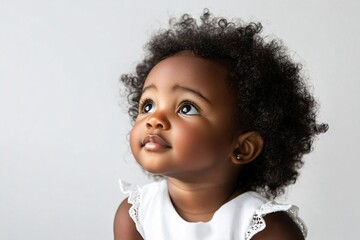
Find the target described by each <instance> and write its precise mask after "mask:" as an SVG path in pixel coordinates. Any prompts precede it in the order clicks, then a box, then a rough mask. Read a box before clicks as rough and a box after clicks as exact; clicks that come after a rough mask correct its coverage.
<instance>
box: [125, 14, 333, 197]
mask: <svg viewBox="0 0 360 240" xmlns="http://www.w3.org/2000/svg"><path fill="white" fill-rule="evenodd" d="M200 19H201V23H200V24H198V23H197V22H196V20H195V19H194V18H192V17H191V16H190V15H189V14H184V15H182V17H181V18H180V19H178V20H177V19H175V18H172V19H170V21H169V25H170V26H169V29H165V30H160V31H159V32H157V33H156V34H155V35H153V36H152V37H151V39H150V41H149V42H148V43H147V45H146V49H147V55H146V57H145V58H144V59H143V61H142V62H140V63H139V64H138V65H137V67H136V73H134V74H123V75H122V76H121V81H122V82H123V83H124V84H125V86H126V88H127V91H128V101H129V103H130V108H129V115H130V117H131V118H132V120H133V121H135V120H136V118H137V115H138V106H139V99H140V97H141V93H142V88H143V85H144V82H145V80H146V77H147V76H148V74H149V72H150V71H151V69H152V68H153V67H154V66H155V65H156V64H157V63H159V62H160V61H162V60H163V59H165V58H167V57H170V56H172V55H175V54H176V53H179V52H182V51H190V52H192V53H193V54H194V55H195V56H198V57H201V58H207V59H214V60H217V61H218V62H219V63H221V64H225V66H226V67H227V69H228V83H229V86H230V87H231V90H232V91H233V92H232V93H233V94H234V97H235V99H236V102H237V106H236V110H237V116H238V117H237V118H236V119H235V120H236V125H237V126H244V116H245V126H246V129H247V130H249V131H250V130H254V131H257V132H259V134H260V135H261V136H262V138H263V139H264V143H265V144H264V148H263V150H262V152H261V153H260V155H259V156H258V157H257V158H256V159H255V160H254V161H252V162H251V163H248V164H246V165H244V168H243V170H242V171H241V174H240V176H239V184H240V186H241V187H243V188H245V189H248V190H254V191H259V192H263V193H265V195H267V196H268V197H271V198H274V197H276V196H278V195H280V194H282V193H283V192H284V190H285V187H286V186H288V185H290V184H293V183H295V181H296V179H297V177H298V175H299V169H300V168H301V167H302V165H303V161H302V157H303V155H304V154H307V153H309V152H310V151H311V150H312V144H313V140H314V138H315V135H317V134H320V133H323V132H326V131H327V129H328V125H327V124H322V123H318V122H317V120H316V118H317V110H318V105H317V103H316V101H315V99H314V97H313V96H312V94H311V93H310V92H309V89H308V87H307V85H306V82H305V79H304V77H303V76H302V75H301V65H300V64H298V63H295V62H293V60H292V59H291V58H290V56H289V53H288V51H287V49H286V47H285V46H284V45H283V43H282V42H281V41H280V40H278V39H270V40H269V41H265V37H262V36H260V33H261V30H262V25H261V24H260V23H254V22H251V23H248V24H246V23H243V22H242V21H236V22H229V21H228V20H227V19H225V18H217V17H214V16H213V15H212V14H210V13H209V11H208V10H207V9H205V10H204V12H203V14H202V16H201V17H200ZM240 115H241V118H240Z"/></svg>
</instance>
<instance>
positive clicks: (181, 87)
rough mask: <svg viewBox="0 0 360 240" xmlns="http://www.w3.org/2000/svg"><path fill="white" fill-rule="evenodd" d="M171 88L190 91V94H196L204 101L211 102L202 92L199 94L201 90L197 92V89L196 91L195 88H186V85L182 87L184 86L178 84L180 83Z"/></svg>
mask: <svg viewBox="0 0 360 240" xmlns="http://www.w3.org/2000/svg"><path fill="white" fill-rule="evenodd" d="M172 90H174V91H177V90H182V91H185V92H190V93H192V94H194V95H196V96H198V97H200V98H202V99H204V100H205V101H206V102H208V103H211V102H210V101H209V99H207V98H206V97H205V96H204V95H203V94H201V92H199V91H197V90H195V89H192V88H188V87H184V86H180V85H175V86H173V87H172Z"/></svg>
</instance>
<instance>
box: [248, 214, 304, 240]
mask: <svg viewBox="0 0 360 240" xmlns="http://www.w3.org/2000/svg"><path fill="white" fill-rule="evenodd" d="M264 220H265V223H266V227H265V229H264V230H263V231H261V232H259V233H257V234H255V235H254V237H253V238H252V240H304V236H303V234H302V232H301V230H300V229H299V227H298V225H297V224H296V223H295V222H294V221H293V220H292V219H291V217H290V216H289V215H288V214H287V213H286V212H283V211H280V212H274V213H270V214H268V215H266V216H264Z"/></svg>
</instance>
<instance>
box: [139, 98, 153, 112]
mask: <svg viewBox="0 0 360 240" xmlns="http://www.w3.org/2000/svg"><path fill="white" fill-rule="evenodd" d="M148 103H154V101H153V100H151V99H149V98H145V99H143V100H141V101H140V102H139V113H144V107H145V106H146V104H148Z"/></svg>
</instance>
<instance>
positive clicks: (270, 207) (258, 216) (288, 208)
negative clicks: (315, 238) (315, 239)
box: [245, 202, 307, 240]
mask: <svg viewBox="0 0 360 240" xmlns="http://www.w3.org/2000/svg"><path fill="white" fill-rule="evenodd" d="M279 211H284V212H286V213H287V214H288V215H289V216H290V217H291V219H292V220H293V221H294V222H295V223H296V224H297V225H298V227H299V228H300V230H301V232H302V234H303V236H304V238H306V235H307V229H306V226H305V224H304V222H303V221H302V220H301V219H300V218H299V217H298V211H299V209H298V207H296V206H293V205H285V204H279V203H275V202H267V203H265V204H263V205H262V206H261V207H260V208H258V209H257V210H256V211H255V214H254V216H253V218H252V221H251V223H250V226H249V228H248V230H247V231H246V233H245V240H250V239H251V238H252V237H253V236H254V235H255V234H256V233H258V232H261V231H262V230H264V229H265V227H266V223H265V220H264V218H263V217H264V216H265V215H267V214H269V213H274V212H279Z"/></svg>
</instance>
